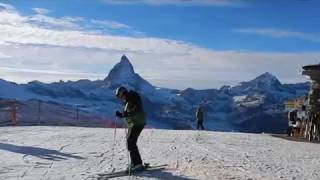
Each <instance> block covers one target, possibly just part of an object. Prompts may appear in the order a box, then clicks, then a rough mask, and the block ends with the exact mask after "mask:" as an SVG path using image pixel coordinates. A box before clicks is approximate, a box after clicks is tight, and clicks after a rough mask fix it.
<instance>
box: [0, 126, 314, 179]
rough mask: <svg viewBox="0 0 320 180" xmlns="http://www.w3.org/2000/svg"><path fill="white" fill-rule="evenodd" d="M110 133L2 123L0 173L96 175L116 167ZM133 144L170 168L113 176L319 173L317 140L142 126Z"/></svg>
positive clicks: (119, 133)
mask: <svg viewBox="0 0 320 180" xmlns="http://www.w3.org/2000/svg"><path fill="white" fill-rule="evenodd" d="M114 132H115V131H114V129H106V128H79V127H41V126H37V127H1V128H0V133H1V136H0V162H1V163H0V179H3V180H10V179H30V180H31V179H32V180H34V179H37V180H38V179H39V180H40V179H45V180H49V179H67V180H69V179H75V180H79V179H96V177H97V174H98V173H103V172H109V171H111V170H112V169H113V168H116V170H120V169H123V168H125V166H126V164H127V162H128V161H127V152H126V144H125V141H124V138H125V130H124V129H117V130H116V143H115V146H114V149H113V137H114V136H113V135H114ZM138 146H139V148H140V151H141V154H142V158H143V160H144V161H146V162H149V163H151V165H161V164H169V168H168V169H166V170H159V171H154V172H144V173H141V174H138V175H136V176H134V177H132V176H131V177H122V178H119V179H178V180H179V179H206V180H208V179H246V180H248V179H320V151H319V148H320V145H319V144H313V143H305V142H295V141H288V140H286V139H282V138H277V137H273V136H271V135H268V134H245V133H224V132H208V131H174V130H155V129H145V130H144V131H143V132H142V134H141V136H140V139H139V142H138ZM113 150H114V151H113ZM113 152H114V156H112V154H113ZM112 157H114V158H112ZM112 165H113V166H112Z"/></svg>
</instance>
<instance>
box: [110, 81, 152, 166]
mask: <svg viewBox="0 0 320 180" xmlns="http://www.w3.org/2000/svg"><path fill="white" fill-rule="evenodd" d="M116 96H117V97H118V98H119V99H121V100H122V101H123V102H124V103H125V106H124V110H123V111H122V112H121V111H117V112H116V116H117V117H119V118H125V119H126V122H127V126H128V134H127V148H128V151H129V153H130V159H131V163H130V164H129V165H128V169H127V170H128V171H129V172H134V171H141V170H143V169H144V166H143V164H142V160H141V156H140V153H139V150H138V147H137V141H138V137H139V135H140V133H141V131H142V130H143V128H144V126H145V124H146V121H145V115H144V110H143V106H142V101H141V98H140V96H139V94H138V93H137V92H135V91H128V90H127V89H126V88H124V87H119V88H117V90H116Z"/></svg>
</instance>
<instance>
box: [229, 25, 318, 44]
mask: <svg viewBox="0 0 320 180" xmlns="http://www.w3.org/2000/svg"><path fill="white" fill-rule="evenodd" d="M234 31H235V32H239V33H245V34H256V35H261V36H269V37H275V38H297V39H302V40H307V41H314V42H320V34H312V33H305V32H297V31H288V30H283V29H273V28H245V29H236V30H234Z"/></svg>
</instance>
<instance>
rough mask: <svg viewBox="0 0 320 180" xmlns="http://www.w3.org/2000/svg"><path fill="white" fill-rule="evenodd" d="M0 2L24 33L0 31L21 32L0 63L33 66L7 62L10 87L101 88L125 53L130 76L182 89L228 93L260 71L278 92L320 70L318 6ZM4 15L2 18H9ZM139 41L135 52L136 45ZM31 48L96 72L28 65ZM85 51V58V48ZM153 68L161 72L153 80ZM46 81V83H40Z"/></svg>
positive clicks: (243, 1) (226, 0)
mask: <svg viewBox="0 0 320 180" xmlns="http://www.w3.org/2000/svg"><path fill="white" fill-rule="evenodd" d="M0 3H2V6H3V7H6V8H2V9H3V10H2V11H9V10H8V6H10V8H11V11H10V13H16V15H17V16H19V17H16V18H13V19H12V20H11V19H9V21H10V20H11V21H12V22H14V23H15V24H17V23H21V27H22V26H23V28H20V29H17V28H16V27H8V26H7V24H8V23H7V22H4V20H3V22H2V25H5V27H6V28H8V31H9V29H10V28H11V29H10V33H12V31H13V28H14V30H17V34H11V36H16V37H17V38H16V39H12V38H10V39H8V37H4V39H5V40H4V42H6V43H5V45H2V46H3V47H2V51H1V48H0V58H1V55H2V59H15V60H16V61H19V57H28V58H29V60H28V61H26V60H24V63H20V67H19V69H18V68H16V67H17V66H15V68H16V69H14V68H13V67H11V66H9V65H8V63H3V64H0V67H1V66H2V68H3V69H7V74H2V76H3V77H4V78H7V79H9V80H14V81H21V82H25V81H29V80H31V79H32V78H34V77H35V73H36V72H39V73H44V71H46V70H49V71H52V72H55V73H61V74H60V76H55V78H54V77H52V78H49V79H50V81H56V80H58V79H57V77H59V78H61V79H64V80H68V79H73V80H75V79H77V78H85V77H86V76H88V78H90V79H96V78H98V79H99V78H100V79H101V78H103V76H105V75H106V74H107V72H108V70H109V69H110V68H111V67H112V65H113V64H114V63H116V62H117V61H119V59H120V57H121V54H128V57H129V59H130V60H131V61H132V63H133V64H134V66H135V67H136V71H137V72H138V73H139V74H141V75H142V76H143V77H145V78H146V79H147V80H149V81H151V82H152V83H153V84H155V85H158V86H165V87H171V88H179V89H183V88H186V87H195V88H212V87H219V86H221V85H224V84H230V85H233V84H236V83H238V82H240V81H242V80H249V79H250V78H254V77H255V76H257V75H259V74H262V73H264V72H265V71H268V72H271V73H272V74H274V75H276V76H277V77H278V78H279V79H280V80H281V81H282V82H284V83H291V82H300V81H303V80H304V79H303V78H302V77H299V76H300V75H298V72H299V70H300V69H301V66H302V65H304V64H309V63H318V62H319V56H318V55H319V52H320V21H319V18H318V17H320V11H319V8H320V1H317V0H282V1H278V0H268V1H262V0H261V1H260V0H252V1H249V0H202V1H201V0H189V1H183V0H171V1H169V0H162V1H159V0H134V1H127V0H120V1H119V0H118V1H116V0H95V1H84V0H68V1H62V0H56V1H49V0H25V1H18V0H15V1H12V0H10V1H5V0H2V1H1V0H0ZM0 7H1V6H0ZM10 8H9V9H10ZM12 9H13V10H12ZM0 10H1V8H0ZM0 12H1V11H0ZM10 13H9V15H8V13H6V15H8V17H11V16H10ZM2 17H3V18H4V17H5V16H2ZM19 18H20V19H19ZM7 19H8V18H7ZM21 19H22V20H21ZM6 23H7V24H6ZM14 23H11V24H14ZM9 24H10V23H9ZM0 25H1V20H0ZM31 27H32V28H34V27H36V28H37V29H36V30H35V29H30V28H31ZM29 30H30V32H27V31H29ZM35 31H37V32H41V33H40V34H42V35H43V36H39V33H38V34H34V36H35V37H34V38H31V37H30V36H33V34H32V33H31V32H35ZM21 32H23V33H22V34H24V33H25V34H28V35H30V36H28V40H25V41H22V40H21V38H22V39H23V36H22V37H19V38H18V36H20V34H21ZM61 32H64V33H65V34H63V36H65V37H66V38H67V39H68V38H69V39H70V40H72V39H73V38H74V39H77V37H76V36H77V33H78V35H79V37H80V36H81V37H84V41H83V42H77V43H74V44H70V41H69V42H67V41H63V42H62V40H60V39H57V38H54V39H52V38H53V37H55V36H57V37H58V36H59V34H61ZM48 34H49V35H48ZM70 34H72V35H70ZM92 34H94V35H96V36H95V37H92V36H91V35H92ZM69 35H70V37H69ZM6 38H7V39H6ZM29 38H30V39H29ZM37 38H39V39H37ZM46 38H48V39H46ZM85 38H89V39H92V38H94V39H92V41H94V42H92V43H91V44H90V45H88V44H86V42H85V41H86V40H87V39H85ZM110 38H111V40H110ZM35 39H37V40H35ZM103 40H108V42H111V43H110V46H106V45H102V44H103ZM109 40H110V41H109ZM100 41H101V42H100ZM135 41H137V42H139V45H141V46H139V47H137V46H135V43H136V42H135ZM81 43H82V44H81ZM140 43H141V44H140ZM166 43H168V44H169V45H168V46H166ZM13 44H15V46H17V47H16V48H17V49H18V50H16V51H12V50H11V52H10V53H11V54H8V53H9V52H8V51H6V48H8V47H9V46H13ZM0 45H1V44H0ZM120 46H121V47H120ZM35 47H37V48H38V50H37V51H39V52H40V51H41V53H44V54H46V53H52V55H53V56H56V57H57V58H59V59H60V57H62V56H63V57H69V56H70V58H69V59H72V57H71V55H72V54H79V52H80V51H81V53H82V54H84V55H86V56H90V57H91V58H93V59H95V60H96V61H97V64H96V65H97V66H95V64H94V63H93V64H90V65H89V66H88V65H87V63H85V61H86V60H85V59H82V61H81V58H78V59H75V58H74V60H70V62H69V63H68V62H55V61H54V59H50V58H49V59H48V58H47V60H45V59H46V58H44V60H43V61H46V62H50V63H47V64H46V62H43V63H44V65H43V66H39V65H37V66H31V65H30V64H39V62H38V61H39V60H37V59H39V58H37V57H36V54H37V53H36V52H34V54H32V53H30V52H24V51H25V49H28V48H30V51H35V50H34V48H35ZM84 47H85V50H84V49H81V48H84ZM79 48H80V49H81V50H79ZM23 49H24V50H23ZM39 49H41V50H39ZM126 50H128V51H126ZM78 51H79V52H78ZM97 51H98V52H97ZM39 52H38V53H39ZM53 52H54V53H53ZM41 53H40V54H41ZM97 54H99V55H100V56H99V57H98V55H97ZM118 56H119V57H118ZM103 58H105V61H104V60H103ZM184 59H185V60H184ZM20 61H21V60H20ZM26 62H28V63H26ZM30 62H31V63H30ZM288 63H289V64H291V66H289V67H287V68H288V69H287V70H286V71H285V72H284V70H283V68H279V67H280V66H283V65H286V64H288ZM154 64H158V65H159V64H160V65H161V66H160V67H156V68H157V70H154V71H151V70H150V68H151V69H152V68H154V66H155V65H154ZM201 64H202V66H201ZM252 64H255V65H254V66H253V65H252ZM168 68H169V69H170V70H171V71H170V73H169V74H170V77H168V76H169V75H168V73H167V71H166V70H168ZM8 69H10V70H8ZM21 69H22V70H23V73H26V74H27V72H29V71H30V73H33V74H30V78H25V79H24V80H21V79H20V80H19V79H18V78H15V77H14V75H13V74H14V72H13V71H15V70H16V71H19V70H20V72H21ZM61 69H62V70H63V71H62V70H61ZM196 69H198V71H197V70H196ZM58 70H59V71H58ZM9 71H10V72H11V74H10V72H9ZM72 74H74V76H72ZM187 74H193V75H195V76H196V77H194V76H191V75H187ZM0 75H1V74H0ZM49 76H50V74H49V75H48V74H45V75H43V77H46V78H45V79H48V77H49ZM36 77H39V76H36ZM171 77H173V78H171ZM207 77H214V78H210V79H209V78H207ZM168 79H172V81H171V82H170V81H169V82H168ZM40 80H41V79H40ZM177 82H179V83H177Z"/></svg>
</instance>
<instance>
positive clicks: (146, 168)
mask: <svg viewBox="0 0 320 180" xmlns="http://www.w3.org/2000/svg"><path fill="white" fill-rule="evenodd" d="M167 166H168V164H162V165H156V166H151V165H150V164H148V163H145V164H144V169H143V170H140V171H134V172H128V171H127V170H121V171H116V172H112V173H101V174H98V178H97V179H98V180H105V179H111V178H117V177H124V176H131V175H137V174H139V173H144V172H153V171H159V170H164V169H166V168H167Z"/></svg>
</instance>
